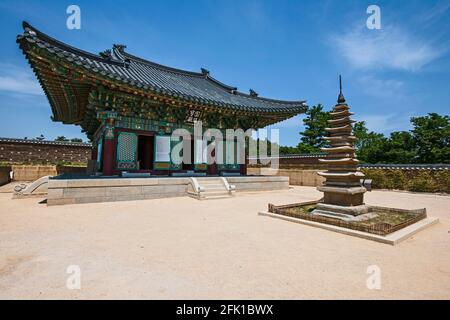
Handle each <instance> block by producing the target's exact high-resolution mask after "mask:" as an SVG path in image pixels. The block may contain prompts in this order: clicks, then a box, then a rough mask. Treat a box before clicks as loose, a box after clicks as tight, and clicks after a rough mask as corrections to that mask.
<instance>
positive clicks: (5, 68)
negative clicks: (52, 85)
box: [0, 63, 44, 96]
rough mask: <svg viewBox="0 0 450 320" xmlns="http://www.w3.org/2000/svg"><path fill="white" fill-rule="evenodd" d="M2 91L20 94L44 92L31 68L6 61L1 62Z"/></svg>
mask: <svg viewBox="0 0 450 320" xmlns="http://www.w3.org/2000/svg"><path fill="white" fill-rule="evenodd" d="M0 91H3V92H7V93H14V94H19V95H39V96H40V95H43V94H44V92H43V90H42V88H41V86H40V85H39V82H38V81H37V79H36V77H35V76H34V75H33V73H32V71H31V69H30V70H25V69H23V68H20V67H17V66H15V65H12V64H4V63H2V64H0Z"/></svg>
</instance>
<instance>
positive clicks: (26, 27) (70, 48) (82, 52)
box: [18, 21, 123, 65]
mask: <svg viewBox="0 0 450 320" xmlns="http://www.w3.org/2000/svg"><path fill="white" fill-rule="evenodd" d="M22 27H23V29H24V31H25V32H26V31H28V32H29V31H32V32H34V33H35V34H34V35H36V36H38V37H39V38H41V39H42V38H43V39H44V40H45V41H46V42H48V43H50V44H53V45H56V46H58V47H63V48H64V50H65V51H68V52H71V53H74V54H78V55H82V56H85V57H88V58H90V59H94V60H97V61H100V62H104V63H110V64H116V65H123V63H122V62H119V61H114V60H110V59H106V58H103V57H102V56H100V55H96V54H94V53H91V52H88V51H85V50H82V49H78V48H75V47H73V46H71V45H69V44H67V43H64V42H62V41H59V40H56V39H55V38H53V37H51V36H49V35H48V34H46V33H44V32H42V31H39V30H38V29H36V28H35V27H33V26H32V25H30V24H29V23H28V22H26V21H23V22H22ZM30 34H31V35H33V34H32V33H30ZM18 37H23V35H19V36H18Z"/></svg>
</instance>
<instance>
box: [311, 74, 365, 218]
mask: <svg viewBox="0 0 450 320" xmlns="http://www.w3.org/2000/svg"><path fill="white" fill-rule="evenodd" d="M339 83H340V93H339V97H338V103H337V104H336V105H335V106H334V108H333V110H332V112H331V113H330V115H331V119H330V120H328V124H329V128H326V129H325V130H326V131H327V133H328V136H327V137H324V139H326V140H327V141H328V142H329V145H330V147H327V148H322V149H321V150H322V151H323V152H325V153H327V156H326V158H325V159H319V161H320V162H321V163H325V164H327V165H328V171H326V172H319V173H318V174H319V175H321V176H322V177H324V178H325V179H326V181H325V183H324V185H323V186H320V187H318V188H317V189H318V190H319V191H322V192H323V193H324V197H323V202H320V203H318V204H317V206H316V209H315V210H314V211H313V213H314V214H319V215H325V216H333V217H341V216H342V217H343V218H346V217H347V218H349V217H351V216H357V215H359V214H363V213H367V212H368V207H367V206H366V205H365V204H364V192H366V188H364V187H362V186H361V182H360V179H361V178H363V177H364V174H363V173H362V172H360V171H358V168H357V165H358V160H357V159H356V157H355V148H354V143H355V141H356V137H355V136H353V135H352V124H353V123H354V122H355V121H353V120H352V119H350V116H351V115H353V113H352V112H350V111H349V109H350V108H349V106H348V105H347V103H346V102H345V98H344V96H343V94H342V83H341V78H340V77H339Z"/></svg>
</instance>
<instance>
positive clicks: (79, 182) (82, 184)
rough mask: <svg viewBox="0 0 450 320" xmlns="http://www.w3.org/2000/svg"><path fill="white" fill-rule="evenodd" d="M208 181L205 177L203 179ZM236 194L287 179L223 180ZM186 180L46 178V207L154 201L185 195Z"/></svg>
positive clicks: (284, 185)
mask: <svg viewBox="0 0 450 320" xmlns="http://www.w3.org/2000/svg"><path fill="white" fill-rule="evenodd" d="M203 179H207V178H203ZM226 179H227V181H228V183H229V184H231V185H234V186H235V187H236V189H235V191H236V192H240V191H264V190H283V189H289V178H288V177H278V176H239V177H226ZM190 183H191V179H189V177H153V178H87V179H70V178H68V179H62V178H55V179H49V182H48V195H47V205H49V206H51V205H63V204H75V203H92V202H110V201H127V200H143V199H157V198H168V197H181V196H187V195H188V193H187V191H188V186H189V184H190Z"/></svg>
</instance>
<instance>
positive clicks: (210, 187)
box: [188, 177, 235, 200]
mask: <svg viewBox="0 0 450 320" xmlns="http://www.w3.org/2000/svg"><path fill="white" fill-rule="evenodd" d="M190 180H191V184H190V186H189V188H188V195H189V196H191V197H193V198H196V199H198V200H204V199H221V198H229V197H231V196H233V192H234V190H235V186H233V185H230V184H229V183H228V181H227V179H226V178H224V177H191V178H190Z"/></svg>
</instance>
